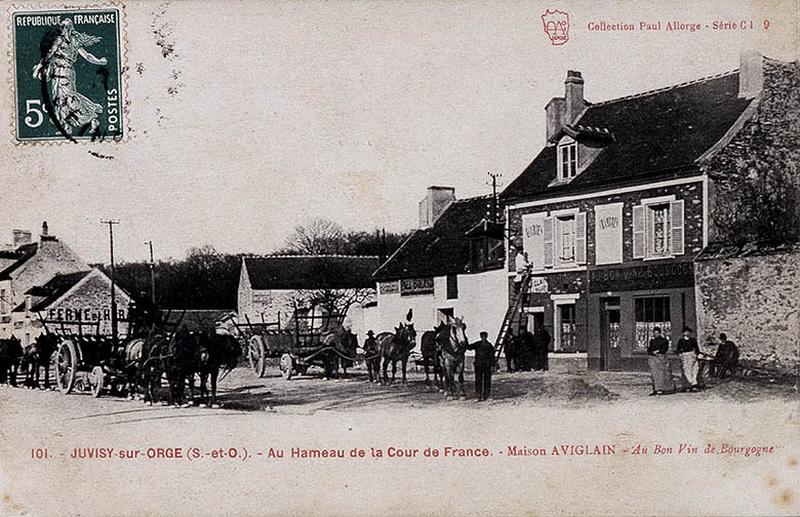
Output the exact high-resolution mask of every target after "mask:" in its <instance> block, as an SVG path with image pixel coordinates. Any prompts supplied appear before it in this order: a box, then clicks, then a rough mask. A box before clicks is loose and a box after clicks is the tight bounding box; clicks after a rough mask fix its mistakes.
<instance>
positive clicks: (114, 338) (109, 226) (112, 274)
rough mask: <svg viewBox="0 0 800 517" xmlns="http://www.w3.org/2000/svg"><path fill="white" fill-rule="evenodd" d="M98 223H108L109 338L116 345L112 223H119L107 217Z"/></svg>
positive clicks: (115, 287)
mask: <svg viewBox="0 0 800 517" xmlns="http://www.w3.org/2000/svg"><path fill="white" fill-rule="evenodd" d="M100 224H107V225H108V244H109V249H110V255H111V339H112V340H113V341H114V344H115V345H117V344H118V339H119V336H118V332H117V293H116V291H117V286H116V280H115V276H116V275H115V269H114V225H115V224H119V221H117V220H114V219H108V220H106V221H100Z"/></svg>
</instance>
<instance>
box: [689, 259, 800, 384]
mask: <svg viewBox="0 0 800 517" xmlns="http://www.w3.org/2000/svg"><path fill="white" fill-rule="evenodd" d="M704 255H705V256H701V257H699V258H698V260H697V262H696V263H695V298H696V303H697V325H698V339H699V341H700V343H701V347H702V344H703V343H704V342H705V341H706V339H707V338H708V337H709V336H714V337H716V336H717V335H718V334H719V333H720V332H725V333H726V334H727V335H728V338H729V339H731V340H732V341H734V342H735V343H736V344H737V345H738V346H739V350H740V356H741V360H742V361H743V362H745V363H749V364H751V365H753V366H756V367H763V368H768V369H771V370H777V371H782V372H787V373H788V372H795V371H796V369H797V367H798V361H800V313H799V312H798V311H800V247H798V246H789V247H782V248H781V249H779V250H775V249H771V250H763V249H762V250H757V249H749V250H747V249H738V250H735V251H731V250H728V251H727V252H726V251H725V250H719V251H717V252H716V253H714V254H710V255H707V254H705V253H704Z"/></svg>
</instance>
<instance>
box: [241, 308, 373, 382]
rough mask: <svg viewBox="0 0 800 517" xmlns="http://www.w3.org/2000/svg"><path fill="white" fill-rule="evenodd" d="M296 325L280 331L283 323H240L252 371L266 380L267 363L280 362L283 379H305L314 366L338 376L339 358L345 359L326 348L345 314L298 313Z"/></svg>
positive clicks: (243, 346)
mask: <svg viewBox="0 0 800 517" xmlns="http://www.w3.org/2000/svg"><path fill="white" fill-rule="evenodd" d="M292 320H293V321H290V323H289V324H288V325H287V326H288V328H281V325H280V321H276V322H266V321H261V322H256V323H253V322H251V321H250V319H249V318H248V317H247V316H245V323H242V322H237V323H236V328H237V330H238V331H239V339H240V343H241V344H242V348H243V349H244V353H245V355H246V356H247V359H248V362H249V364H250V368H251V369H252V370H253V373H255V374H256V376H257V377H264V375H265V373H266V367H267V359H280V362H279V367H280V371H281V374H282V376H283V378H284V379H286V380H289V379H291V378H292V377H294V376H295V375H305V374H306V372H307V371H308V369H309V368H310V367H312V366H318V367H321V368H323V369H324V370H325V372H326V374H329V373H330V372H335V371H336V369H337V365H338V360H339V357H345V356H344V354H343V353H342V351H341V350H339V349H337V347H336V346H332V345H326V344H325V342H324V340H325V337H326V336H327V335H330V334H332V333H335V332H338V331H340V330H341V329H342V321H343V320H344V314H322V315H320V314H317V313H316V311H315V310H311V311H299V310H297V309H295V311H294V316H293V318H292ZM347 359H352V360H358V357H353V358H350V357H347Z"/></svg>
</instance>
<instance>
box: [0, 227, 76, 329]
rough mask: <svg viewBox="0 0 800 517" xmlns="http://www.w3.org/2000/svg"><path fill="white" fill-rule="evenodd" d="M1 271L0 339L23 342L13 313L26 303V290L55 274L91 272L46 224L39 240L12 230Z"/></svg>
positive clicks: (0, 254) (0, 252) (1, 252)
mask: <svg viewBox="0 0 800 517" xmlns="http://www.w3.org/2000/svg"><path fill="white" fill-rule="evenodd" d="M0 268H1V269H0V336H3V337H7V336H10V335H12V334H15V335H17V337H18V338H19V339H21V340H23V341H24V339H25V335H24V333H22V334H21V333H20V329H18V328H17V329H15V328H14V325H15V323H13V322H12V312H13V311H14V309H15V308H17V307H19V306H21V305H23V304H24V303H25V302H26V299H27V298H28V296H29V295H28V291H29V290H30V289H32V288H34V287H36V286H43V285H45V284H46V283H48V282H49V281H50V280H51V279H52V278H53V277H54V276H56V275H66V274H70V273H77V272H86V271H89V270H90V267H89V265H88V264H87V263H86V262H84V261H83V260H82V259H81V258H80V257H79V256H78V255H77V254H76V253H75V252H74V251H72V249H71V248H70V247H69V246H67V245H66V244H65V243H64V242H62V241H61V240H59V239H58V238H56V237H55V236H54V235H51V234H50V233H49V231H48V226H47V223H43V224H42V233H41V235H40V237H39V240H38V241H33V240H32V238H31V232H29V231H27V230H14V243H13V244H12V245H10V246H7V247H6V248H5V249H3V250H0Z"/></svg>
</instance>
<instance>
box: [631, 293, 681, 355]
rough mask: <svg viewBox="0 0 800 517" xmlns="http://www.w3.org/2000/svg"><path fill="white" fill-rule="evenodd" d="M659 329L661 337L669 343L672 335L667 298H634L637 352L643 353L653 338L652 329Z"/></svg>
mask: <svg viewBox="0 0 800 517" xmlns="http://www.w3.org/2000/svg"><path fill="white" fill-rule="evenodd" d="M655 327H659V328H660V329H661V335H662V336H664V337H665V338H667V341H669V338H670V336H671V335H672V320H671V317H670V307H669V297H668V296H657V297H652V298H636V343H635V348H636V350H637V351H641V352H644V351H646V350H647V345H648V344H649V343H650V340H651V339H652V338H653V329H654V328H655Z"/></svg>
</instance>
